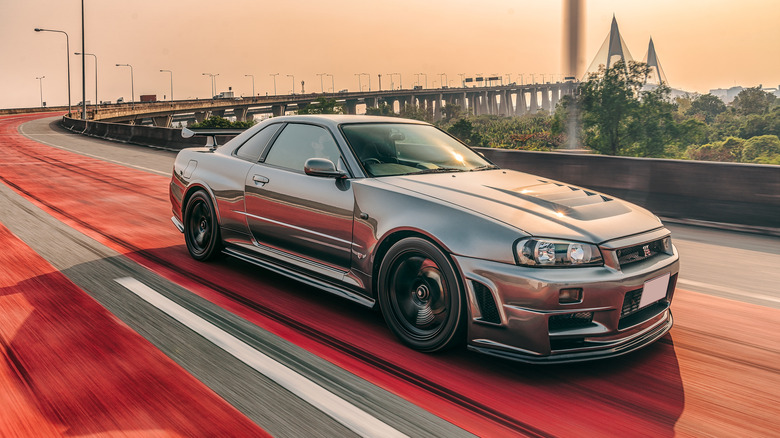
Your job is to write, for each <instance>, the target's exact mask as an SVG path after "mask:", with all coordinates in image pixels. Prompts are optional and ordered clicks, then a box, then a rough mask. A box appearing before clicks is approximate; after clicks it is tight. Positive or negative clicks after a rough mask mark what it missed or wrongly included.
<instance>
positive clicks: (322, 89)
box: [317, 73, 327, 94]
mask: <svg viewBox="0 0 780 438" xmlns="http://www.w3.org/2000/svg"><path fill="white" fill-rule="evenodd" d="M326 74H327V73H317V76H319V77H320V92H322V93H323V94H324V93H325V89H324V88H323V87H322V77H323V76H325V75H326Z"/></svg>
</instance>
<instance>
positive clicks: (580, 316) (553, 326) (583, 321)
mask: <svg viewBox="0 0 780 438" xmlns="http://www.w3.org/2000/svg"><path fill="white" fill-rule="evenodd" d="M592 322H593V312H578V313H566V314H563V315H553V316H551V317H550V321H549V325H550V331H552V330H566V329H573V328H582V327H588V326H589V325H590V324H591V323H592Z"/></svg>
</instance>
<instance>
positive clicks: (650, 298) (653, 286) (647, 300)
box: [639, 274, 669, 309]
mask: <svg viewBox="0 0 780 438" xmlns="http://www.w3.org/2000/svg"><path fill="white" fill-rule="evenodd" d="M668 288H669V274H666V275H662V276H660V277H656V278H654V279H652V280H647V281H646V282H645V287H644V288H643V289H642V299H641V300H639V308H640V309H641V308H642V307H645V306H647V305H648V304H653V303H655V302H656V301H658V300H660V299H663V298H665V297H666V289H668Z"/></svg>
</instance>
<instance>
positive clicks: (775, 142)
mask: <svg viewBox="0 0 780 438" xmlns="http://www.w3.org/2000/svg"><path fill="white" fill-rule="evenodd" d="M742 161H743V162H745V163H763V164H780V139H779V138H778V137H777V136H776V135H760V136H757V137H753V138H751V139H748V140H746V141H745V146H744V147H743V148H742Z"/></svg>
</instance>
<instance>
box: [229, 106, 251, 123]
mask: <svg viewBox="0 0 780 438" xmlns="http://www.w3.org/2000/svg"><path fill="white" fill-rule="evenodd" d="M248 109H249V108H247V107H242V108H233V115H234V116H236V121H237V122H246V112H247V110H248Z"/></svg>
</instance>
